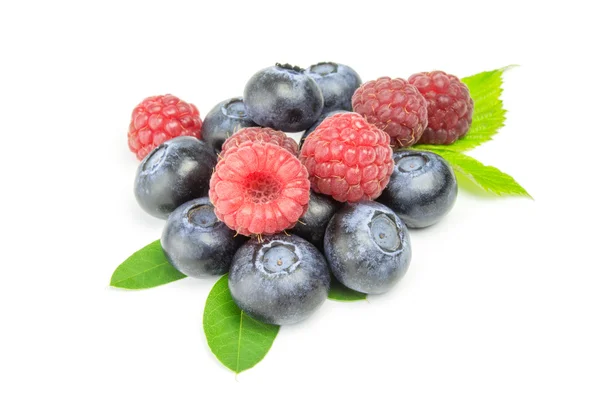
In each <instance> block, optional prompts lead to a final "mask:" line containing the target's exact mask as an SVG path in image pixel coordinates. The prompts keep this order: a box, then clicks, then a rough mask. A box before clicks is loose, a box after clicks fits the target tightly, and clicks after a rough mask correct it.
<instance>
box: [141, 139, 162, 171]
mask: <svg viewBox="0 0 600 398" xmlns="http://www.w3.org/2000/svg"><path fill="white" fill-rule="evenodd" d="M166 153H167V144H162V145H159V146H158V147H156V148H154V150H153V151H152V152H150V155H148V157H147V158H146V160H145V161H144V165H143V166H142V169H143V170H144V171H149V170H152V169H154V168H156V167H157V166H158V165H159V164H161V162H162V161H163V159H164V158H165V155H166Z"/></svg>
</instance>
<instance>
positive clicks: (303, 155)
mask: <svg viewBox="0 0 600 398" xmlns="http://www.w3.org/2000/svg"><path fill="white" fill-rule="evenodd" d="M300 161H301V162H302V163H303V164H304V165H305V166H306V168H307V170H308V174H309V179H310V182H311V185H312V189H313V190H314V191H315V192H318V193H323V194H326V195H331V196H332V197H333V198H334V199H335V200H337V201H340V202H358V201H360V200H371V199H375V198H377V197H378V196H379V195H381V191H383V189H384V188H385V186H386V185H387V183H388V182H389V180H390V176H391V175H392V171H393V167H394V163H393V161H392V148H391V147H390V136H389V135H387V134H386V133H385V132H383V131H382V130H380V129H378V128H377V127H375V126H373V125H372V124H369V123H367V121H366V120H365V119H364V118H363V117H362V116H360V115H359V114H358V113H352V112H350V113H339V114H337V115H333V116H330V117H328V118H327V119H325V120H324V121H323V122H322V123H321V124H320V125H319V127H317V128H316V129H315V131H313V132H312V133H311V134H310V135H309V136H308V137H307V138H306V141H304V145H303V146H302V150H301V152H300Z"/></svg>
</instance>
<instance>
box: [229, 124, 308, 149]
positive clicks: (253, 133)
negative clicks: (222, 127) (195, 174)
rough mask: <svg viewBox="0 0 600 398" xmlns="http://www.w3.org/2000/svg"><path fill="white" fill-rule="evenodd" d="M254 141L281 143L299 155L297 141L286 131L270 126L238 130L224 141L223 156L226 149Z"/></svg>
mask: <svg viewBox="0 0 600 398" xmlns="http://www.w3.org/2000/svg"><path fill="white" fill-rule="evenodd" d="M253 142H269V143H271V144H275V145H279V146H280V147H282V148H283V149H285V150H287V151H289V152H290V153H291V154H292V155H294V156H298V144H297V143H296V141H294V140H293V139H292V138H290V137H288V136H287V135H285V133H284V132H282V131H278V130H273V129H272V128H269V127H246V128H243V129H240V130H238V131H237V132H236V133H235V134H233V135H232V136H231V137H229V138H228V139H227V140H225V142H224V143H223V147H222V148H221V156H225V151H227V150H228V149H231V148H235V147H242V146H246V145H250V144H252V143H253Z"/></svg>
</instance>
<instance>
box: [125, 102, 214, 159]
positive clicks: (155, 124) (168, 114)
mask: <svg viewBox="0 0 600 398" xmlns="http://www.w3.org/2000/svg"><path fill="white" fill-rule="evenodd" d="M201 128H202V120H200V112H198V109H196V107H195V106H194V105H193V104H188V103H187V102H185V101H182V100H180V99H179V98H177V97H175V96H174V95H171V94H167V95H157V96H154V97H148V98H146V99H145V100H143V101H142V102H141V103H140V104H139V105H138V106H136V107H135V109H134V110H133V112H132V113H131V123H130V124H129V133H128V134H127V137H128V138H129V149H131V152H133V153H135V154H136V156H137V158H138V159H139V160H142V159H144V158H145V157H146V155H147V154H148V153H149V152H150V151H151V150H153V149H154V148H156V147H157V146H159V145H160V144H162V143H163V142H165V141H167V140H170V139H171V138H175V137H179V136H181V135H189V136H193V137H196V138H201V136H200V129H201Z"/></svg>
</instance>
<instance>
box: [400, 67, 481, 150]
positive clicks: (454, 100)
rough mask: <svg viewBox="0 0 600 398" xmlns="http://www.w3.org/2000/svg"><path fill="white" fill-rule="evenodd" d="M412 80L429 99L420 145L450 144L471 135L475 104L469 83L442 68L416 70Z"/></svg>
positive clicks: (410, 80) (426, 98) (410, 79)
mask: <svg viewBox="0 0 600 398" xmlns="http://www.w3.org/2000/svg"><path fill="white" fill-rule="evenodd" d="M408 81H409V82H410V83H411V84H413V85H415V86H416V87H417V89H418V90H419V92H420V93H421V94H423V97H425V100H427V117H428V122H427V128H426V129H425V131H424V132H423V135H422V136H421V139H420V140H419V144H444V145H449V144H452V143H453V142H454V141H456V140H458V139H459V138H461V137H463V136H465V134H467V131H469V128H470V127H471V122H472V120H473V105H474V104H473V99H472V98H471V95H470V93H469V88H468V87H467V85H466V84H464V83H463V82H461V81H460V79H459V78H458V77H456V76H454V75H450V74H448V73H445V72H442V71H433V72H423V73H415V74H414V75H412V76H411V77H410V78H409V79H408Z"/></svg>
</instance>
